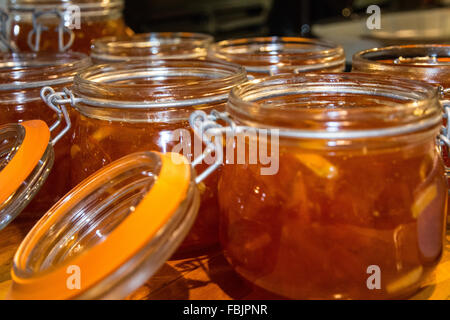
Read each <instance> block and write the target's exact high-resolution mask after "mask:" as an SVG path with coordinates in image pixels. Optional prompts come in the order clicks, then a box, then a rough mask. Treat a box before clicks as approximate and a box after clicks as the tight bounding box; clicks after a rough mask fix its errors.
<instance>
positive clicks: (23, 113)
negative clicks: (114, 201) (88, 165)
mask: <svg viewBox="0 0 450 320" xmlns="http://www.w3.org/2000/svg"><path fill="white" fill-rule="evenodd" d="M89 65H90V59H89V57H87V56H86V55H84V54H82V53H46V54H44V53H19V54H16V53H12V54H9V53H3V54H1V55H0V105H1V110H0V125H4V124H9V123H22V122H23V121H27V120H37V119H39V120H43V121H45V122H46V123H47V124H49V125H51V124H53V123H55V122H56V121H57V120H58V117H57V114H56V113H55V112H54V111H52V110H51V109H50V108H49V107H48V106H47V105H46V104H45V103H44V102H43V101H42V100H41V96H40V91H41V88H42V87H43V86H46V85H51V86H53V87H54V88H56V89H62V88H63V87H64V86H70V85H71V83H72V82H73V76H74V75H75V73H76V72H78V71H79V70H81V69H83V68H85V67H87V66H89ZM55 134H56V133H55ZM69 151H70V134H69V133H68V134H65V135H64V136H63V138H62V139H61V141H60V142H59V143H58V144H57V145H56V146H55V164H54V167H53V170H52V172H51V174H50V175H49V177H48V180H47V183H46V184H45V185H44V186H43V187H42V189H41V191H40V192H39V195H38V196H37V197H35V198H34V199H33V201H32V202H31V204H30V205H29V206H28V207H27V210H28V211H32V212H34V213H36V214H39V215H42V214H43V213H45V212H46V211H47V210H48V209H49V208H50V207H51V206H52V205H53V204H55V203H56V202H57V201H58V200H59V199H60V198H61V197H62V196H63V195H64V194H65V193H66V192H67V191H69V189H70V186H69V182H70V181H69V172H70V164H69V161H70V153H69Z"/></svg>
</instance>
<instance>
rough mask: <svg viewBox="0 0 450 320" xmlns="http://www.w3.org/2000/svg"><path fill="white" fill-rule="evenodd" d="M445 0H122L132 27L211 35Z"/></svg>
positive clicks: (295, 31)
mask: <svg viewBox="0 0 450 320" xmlns="http://www.w3.org/2000/svg"><path fill="white" fill-rule="evenodd" d="M449 2H450V1H448V0H358V1H353V0H297V1H288V0H127V1H126V8H125V19H126V21H127V24H128V25H129V26H130V27H131V28H132V29H133V30H134V31H135V32H139V33H141V32H151V31H190V32H205V33H209V34H212V35H214V36H215V37H216V39H217V40H220V39H225V38H236V37H243V36H246V37H248V36H255V35H284V36H289V35H297V36H298V35H301V36H311V26H312V25H313V24H315V23H317V22H319V21H320V22H323V21H338V20H346V19H356V18H358V17H360V16H362V15H365V14H366V13H365V10H366V8H367V7H368V6H369V5H371V4H377V5H379V6H380V7H381V8H382V10H383V12H386V11H388V12H391V11H392V12H395V11H405V10H418V9H425V8H434V7H439V6H444V3H449Z"/></svg>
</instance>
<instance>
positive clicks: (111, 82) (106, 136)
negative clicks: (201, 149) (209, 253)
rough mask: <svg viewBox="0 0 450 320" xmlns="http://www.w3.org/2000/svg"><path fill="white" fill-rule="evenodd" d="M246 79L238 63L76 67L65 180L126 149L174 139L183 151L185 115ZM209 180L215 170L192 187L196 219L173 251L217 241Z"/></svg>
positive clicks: (213, 184) (213, 185)
mask: <svg viewBox="0 0 450 320" xmlns="http://www.w3.org/2000/svg"><path fill="white" fill-rule="evenodd" d="M246 79H247V78H246V73H245V70H244V69H243V68H242V67H240V66H238V65H234V64H229V63H222V62H217V61H209V60H159V61H142V62H124V63H114V64H110V65H106V64H105V65H97V66H93V67H90V68H88V69H86V70H84V71H83V72H80V73H79V74H78V75H77V76H76V77H75V79H74V86H73V94H74V105H73V107H74V108H75V109H76V111H77V112H76V116H75V119H74V123H73V127H74V134H73V144H72V147H71V152H70V154H71V181H72V185H75V184H77V183H79V182H80V181H82V180H83V179H85V178H87V177H88V176H89V175H90V174H92V173H94V172H95V171H97V170H98V169H100V168H102V167H103V166H104V165H106V164H108V163H110V162H111V161H114V160H116V159H118V158H120V157H122V156H124V155H127V154H130V153H132V152H138V151H145V150H155V151H159V152H169V151H172V148H174V147H176V146H177V145H179V144H180V141H181V143H182V144H187V148H188V149H189V152H188V153H191V151H192V150H190V148H192V146H193V145H194V142H195V140H194V136H193V135H192V134H191V131H190V127H189V121H188V117H189V114H190V113H191V112H192V111H193V110H199V109H200V110H209V109H211V108H218V109H221V108H223V107H224V104H225V102H226V100H227V97H228V92H229V91H230V89H231V88H232V87H234V86H235V85H237V84H239V83H242V82H244V81H245V80H246ZM183 129H184V130H183ZM200 145H201V143H200ZM184 150H186V148H185V149H184ZM180 152H182V151H180ZM192 153H194V152H192ZM188 156H189V155H188ZM191 160H192V159H191ZM202 171H203V168H202V167H199V168H198V172H202ZM217 179H218V173H215V174H214V175H211V176H209V177H208V178H207V179H206V180H205V181H204V183H201V184H200V185H199V189H200V193H201V207H200V211H199V215H198V219H197V220H196V223H195V225H194V227H193V229H192V230H191V232H190V233H189V235H188V237H187V238H186V240H185V241H184V243H183V245H182V246H181V249H180V252H183V251H184V252H186V251H191V250H195V249H199V248H203V247H207V246H210V245H213V244H216V243H217V242H218V203H217Z"/></svg>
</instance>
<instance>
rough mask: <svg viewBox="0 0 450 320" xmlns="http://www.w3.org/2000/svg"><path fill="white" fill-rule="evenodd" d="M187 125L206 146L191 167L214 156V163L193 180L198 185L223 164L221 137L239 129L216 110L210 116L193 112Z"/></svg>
mask: <svg viewBox="0 0 450 320" xmlns="http://www.w3.org/2000/svg"><path fill="white" fill-rule="evenodd" d="M218 120H221V121H223V122H225V123H226V124H227V125H228V126H227V127H224V126H222V125H221V124H219V123H218V122H217V121H218ZM189 124H190V125H191V128H192V129H193V131H194V133H195V135H197V136H198V137H199V138H200V139H201V140H202V142H204V143H205V145H206V148H205V150H204V151H203V153H202V154H201V155H200V156H198V157H197V158H195V159H194V161H192V166H193V167H195V166H197V165H199V164H200V163H201V162H202V161H203V160H204V159H205V158H206V157H207V156H208V155H210V154H212V153H214V154H215V161H214V163H213V164H212V165H210V166H209V167H208V168H207V169H206V170H205V171H203V172H202V173H201V174H200V175H198V176H197V178H196V179H195V183H197V184H198V183H200V182H201V181H203V180H204V179H205V178H206V177H208V176H209V175H210V174H211V173H212V172H214V171H215V170H216V169H217V168H218V167H219V166H220V165H222V164H223V139H222V135H223V134H224V133H226V132H227V131H231V132H233V133H237V131H238V128H239V127H237V126H236V124H235V123H234V122H233V120H231V119H230V118H229V117H228V114H227V113H226V112H218V111H217V110H213V111H211V113H210V114H206V113H205V112H203V111H199V110H198V111H194V112H193V113H192V114H191V116H190V117H189Z"/></svg>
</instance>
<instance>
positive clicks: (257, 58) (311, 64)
mask: <svg viewBox="0 0 450 320" xmlns="http://www.w3.org/2000/svg"><path fill="white" fill-rule="evenodd" d="M210 54H211V56H213V57H215V58H218V59H221V60H226V61H229V62H233V63H237V64H240V65H242V66H244V67H245V68H246V69H247V73H248V74H249V75H251V76H253V77H256V78H261V77H265V76H267V75H269V74H270V75H272V74H279V73H303V72H339V71H344V69H345V55H344V50H343V49H342V47H341V46H339V45H335V44H333V43H329V42H325V41H319V40H315V39H307V38H294V37H260V38H245V39H236V40H224V41H220V42H218V43H216V44H214V45H213V46H212V47H211V53H210Z"/></svg>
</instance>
